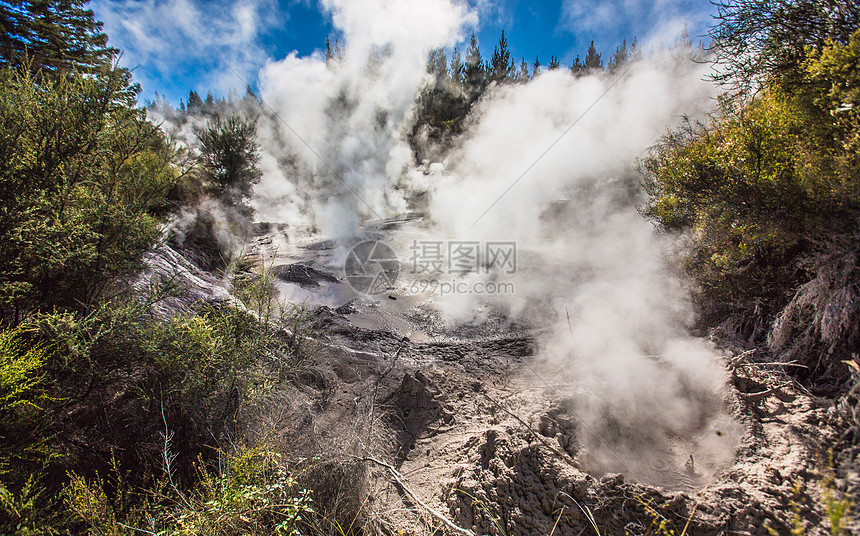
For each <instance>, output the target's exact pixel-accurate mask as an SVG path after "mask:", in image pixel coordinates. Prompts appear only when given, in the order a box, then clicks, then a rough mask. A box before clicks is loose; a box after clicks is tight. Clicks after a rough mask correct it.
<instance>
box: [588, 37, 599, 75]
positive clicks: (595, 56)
mask: <svg viewBox="0 0 860 536" xmlns="http://www.w3.org/2000/svg"><path fill="white" fill-rule="evenodd" d="M585 67H586V68H587V69H588V72H592V71H597V70H603V60H602V59H600V53H598V52H597V48H596V47H595V46H594V41H592V42H591V44H590V45H588V52H587V53H586V54H585Z"/></svg>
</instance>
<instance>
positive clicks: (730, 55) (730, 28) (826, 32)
mask: <svg viewBox="0 0 860 536" xmlns="http://www.w3.org/2000/svg"><path fill="white" fill-rule="evenodd" d="M716 6H717V10H718V11H717V16H716V18H717V21H718V24H716V25H715V26H713V28H712V29H711V32H710V37H711V41H712V46H711V48H712V50H713V51H714V52H715V53H716V63H717V65H718V66H719V67H720V69H719V71H718V74H717V75H716V78H717V80H720V81H722V82H726V83H730V84H733V85H736V86H739V87H740V88H742V89H748V88H750V86H754V85H755V83H756V82H757V81H762V79H764V81H768V79H770V80H773V79H778V80H780V81H781V82H782V83H784V84H786V83H793V82H795V81H797V80H798V79H799V78H800V77H799V76H798V74H799V73H800V71H801V66H802V64H803V62H804V60H805V58H806V55H807V53H808V51H809V50H816V49H820V48H822V47H824V46H826V44H827V43H828V42H829V41H836V42H840V43H845V42H847V41H848V38H849V36H850V35H851V34H852V33H853V32H854V31H855V30H856V29H857V27H858V26H860V5H858V4H857V2H855V1H854V0H723V1H720V2H717V3H716Z"/></svg>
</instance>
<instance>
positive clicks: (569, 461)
mask: <svg viewBox="0 0 860 536" xmlns="http://www.w3.org/2000/svg"><path fill="white" fill-rule="evenodd" d="M484 396H485V397H486V398H487V400H489V401H490V402H492V403H493V404H495V405H496V406H498V407H499V409H501V410H502V411H504V412H505V413H507V414H508V415H510V416H511V417H513V418H514V419H516V420H517V421H518V422H519V423H520V424H522V425H523V426H525V427H526V430H528V431H529V432H531V434H532V435H533V436H534V437H535V439H537V440H538V441H540V442H541V443H543V446H545V447H546V448H548V449H549V450H551V451H552V452H553V454H555V455H556V456H558V457H559V458H561V459H562V460H564V461H565V462H566V463H567V464H568V465H570V466H571V467H574V468H576V469H579V470H580V471H581V470H582V467H580V465H579V464H578V463H576V460H574V459H573V458H571V457H570V455H569V454H565V453H563V452H562V451H560V450H558V449H557V448H555V447H553V446H552V445H550V443H549V442H548V441H547V440H546V439H545V438H544V437H543V436H542V435H540V434H539V433H537V432H535V430H534V429H533V428H532V427H531V426H530V425H529V423H527V422H526V421H524V420H522V419H521V418H519V417H518V416H517V415H516V414H514V413H513V412H512V411H510V410H509V409H507V408H506V407H504V406H503V405H502V404H500V403H499V402H497V401H496V400H493V399H492V398H491V397H490V396H489V395H487V394H486V393H484Z"/></svg>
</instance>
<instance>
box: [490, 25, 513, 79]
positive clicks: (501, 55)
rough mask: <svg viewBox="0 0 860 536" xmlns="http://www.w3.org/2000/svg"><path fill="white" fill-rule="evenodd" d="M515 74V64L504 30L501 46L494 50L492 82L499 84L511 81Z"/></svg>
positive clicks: (491, 70) (491, 71) (491, 66)
mask: <svg viewBox="0 0 860 536" xmlns="http://www.w3.org/2000/svg"><path fill="white" fill-rule="evenodd" d="M513 72H514V62H513V61H512V60H511V52H510V51H509V50H508V40H507V39H505V31H504V30H502V36H501V37H500V38H499V45H498V46H497V47H495V48H494V49H493V57H492V59H491V60H490V73H489V74H490V80H492V81H495V82H499V83H502V82H507V81H510V80H511V77H512V76H513Z"/></svg>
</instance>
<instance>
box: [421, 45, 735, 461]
mask: <svg viewBox="0 0 860 536" xmlns="http://www.w3.org/2000/svg"><path fill="white" fill-rule="evenodd" d="M706 69H707V67H705V66H701V65H698V64H695V63H693V62H690V61H689V60H686V61H681V60H679V59H678V58H677V57H664V58H655V59H652V60H649V61H645V62H641V63H638V64H634V65H633V67H632V68H631V69H630V71H629V73H628V74H627V75H626V76H624V77H623V78H622V79H621V80H620V81H618V82H617V84H616V85H615V86H614V87H611V88H610V85H611V84H612V83H613V82H615V78H616V77H617V76H619V75H620V74H621V73H617V74H616V75H615V77H613V76H608V77H607V76H603V75H601V76H592V77H585V78H575V77H574V76H572V75H570V74H569V73H567V72H562V71H550V72H547V73H544V74H542V75H541V76H539V77H537V78H536V79H534V80H532V81H531V82H529V83H528V84H525V85H510V86H504V87H500V88H496V89H495V90H494V91H491V92H490V94H489V95H488V96H487V98H485V99H484V100H483V101H482V102H481V103H480V107H479V109H478V111H477V114H476V118H475V123H474V124H473V125H472V126H471V128H470V130H469V134H468V136H467V138H466V139H465V140H464V141H463V143H462V145H461V147H460V148H459V149H457V150H455V151H454V152H453V153H451V155H450V157H449V159H448V162H446V166H445V171H443V172H442V173H441V174H439V175H438V176H437V177H436V179H437V181H436V182H435V187H434V189H433V194H432V195H433V197H432V201H431V204H430V213H431V215H432V217H433V220H434V221H435V222H436V223H437V225H438V226H439V229H440V230H441V232H442V233H443V234H442V235H441V236H443V237H446V238H457V239H459V240H476V241H487V240H504V241H516V242H517V246H518V253H519V259H518V260H519V273H518V274H516V275H515V276H512V277H510V279H509V280H510V281H511V282H512V283H513V284H514V285H515V286H516V291H515V295H514V296H510V295H504V296H487V295H478V294H460V295H451V296H446V297H443V298H442V299H441V301H440V303H441V306H442V308H443V309H444V310H445V311H446V313H447V316H448V317H449V318H455V319H463V320H465V319H469V318H471V317H473V316H474V315H475V314H477V313H479V312H480V311H481V310H482V306H484V305H486V304H487V303H489V304H490V305H491V306H494V307H496V308H501V309H503V310H505V311H506V312H507V313H508V314H509V315H512V316H514V317H520V318H523V319H527V320H530V321H532V322H535V323H536V324H538V325H542V324H544V323H548V324H549V325H551V326H552V327H553V329H552V335H551V336H549V337H547V338H545V339H544V340H543V341H542V343H541V350H540V367H541V368H540V370H541V372H539V374H540V375H542V376H544V377H551V378H553V379H558V378H559V377H560V376H564V375H568V376H570V377H571V378H572V380H571V388H570V390H569V392H568V394H569V395H570V397H571V399H570V402H571V404H570V405H571V407H573V408H577V409H576V411H577V412H578V413H579V414H580V416H581V417H582V418H583V419H584V420H585V421H586V422H587V423H588V424H589V426H590V427H591V428H593V429H594V430H595V431H597V436H600V438H598V437H597V436H596V435H595V434H593V433H591V432H588V431H585V430H584V429H583V433H582V434H581V437H580V440H581V441H583V442H584V443H585V445H586V446H587V447H588V448H589V452H590V454H589V456H590V457H589V460H590V461H589V463H590V464H591V466H592V467H595V468H599V469H601V470H614V471H619V472H627V473H630V472H632V473H635V474H636V475H639V476H640V477H641V475H643V474H646V473H648V472H649V467H650V465H649V464H650V463H651V458H653V457H661V456H662V457H669V456H673V455H674V456H677V455H680V453H679V452H677V451H678V449H680V450H683V451H684V453H685V454H684V456H686V452H689V454H695V456H696V458H697V459H700V460H701V459H705V460H707V461H708V462H707V463H708V464H709V467H707V468H706V469H708V470H709V471H712V470H716V469H717V468H718V467H719V466H720V465H721V464H724V463H726V462H727V461H728V460H730V459H731V457H732V455H733V449H734V445H735V441H736V439H737V437H736V433H735V432H736V430H735V429H734V426H733V425H731V423H727V422H724V420H725V418H724V417H722V416H721V412H720V410H721V403H720V389H721V386H722V385H723V383H724V379H723V368H722V367H721V366H720V364H719V362H718V358H719V356H718V354H717V353H716V351H715V350H714V349H713V348H712V346H711V345H709V344H708V343H707V342H706V341H704V340H701V339H696V338H694V337H691V336H690V335H689V323H690V320H691V317H692V314H691V310H690V304H689V303H688V301H687V295H688V294H687V292H686V289H685V288H684V285H683V284H682V281H681V280H680V279H679V278H678V277H677V275H676V274H674V273H673V272H672V271H671V270H670V269H669V268H668V266H667V259H666V256H667V255H666V254H667V253H668V252H669V251H670V250H671V248H672V245H673V244H672V243H671V241H670V240H669V238H668V237H666V236H661V235H660V234H658V233H657V232H656V231H655V229H654V227H653V226H652V225H651V224H650V223H649V222H647V221H645V220H644V219H643V218H642V217H641V216H640V215H639V214H638V213H637V210H636V204H637V203H638V202H641V201H642V199H641V190H640V189H639V187H638V184H637V179H636V173H635V170H634V162H635V160H636V158H637V157H641V156H643V155H644V154H645V152H646V151H647V149H648V148H649V146H651V145H652V144H654V142H655V141H656V140H657V139H658V138H659V136H660V135H661V134H662V133H663V132H664V131H665V129H666V128H667V127H669V126H671V125H673V124H676V123H677V122H678V121H679V120H680V118H681V116H682V115H687V114H689V115H692V116H693V117H701V116H702V115H704V114H705V113H706V112H707V111H708V110H709V109H710V108H711V106H712V97H713V96H714V92H715V88H714V87H713V86H712V85H711V84H709V83H707V82H704V81H703V77H704V75H705V74H706ZM602 95H603V96H602ZM601 96H602V97H601ZM595 103H596V104H595ZM592 105H593V107H592V108H591V109H590V110H588V108H589V106H592ZM586 110H588V111H587V112H586ZM583 113H584V114H585V115H583ZM574 123H575V125H574ZM571 125H574V126H573V127H572V128H570V127H571ZM568 128H570V131H569V132H568V133H567V134H566V135H565V136H564V137H562V138H561V139H560V140H559V141H558V143H557V144H556V145H555V146H554V147H553V148H552V149H551V150H549V152H546V154H545V155H544V152H545V151H546V149H547V148H548V147H550V146H551V145H552V144H553V143H554V142H555V141H556V140H558V139H559V136H560V135H561V134H562V133H563V132H564V131H565V130H566V129H568ZM541 155H543V156H542V157H541ZM536 161H537V163H536V164H535V162H536ZM532 164H534V166H533V167H532V168H531V169H530V170H529V171H528V172H527V173H526V174H525V175H524V176H523V177H522V179H521V180H520V182H519V183H518V184H516V186H514V187H513V188H512V189H511V190H510V191H509V192H508V193H507V195H505V196H504V197H502V198H501V200H499V201H498V203H496V204H495V205H494V206H493V207H492V208H491V209H490V210H489V211H488V212H486V213H485V211H486V209H487V208H488V207H490V206H491V205H493V203H494V202H495V201H496V200H497V199H498V198H499V196H501V195H502V193H503V192H504V191H505V189H506V188H507V187H508V186H509V185H510V184H511V183H512V182H513V181H514V180H516V179H517V178H518V177H520V175H521V174H522V173H523V172H525V171H526V170H527V169H528V168H529V166H531V165H532ZM482 214H484V215H483V217H481V215H482ZM479 217H480V219H479ZM476 220H478V221H477V223H476ZM568 317H569V320H568ZM717 427H719V431H718V430H716V428H717ZM679 437H683V438H686V439H685V441H687V443H685V446H684V447H683V448H681V447H678V444H677V442H678V438H679ZM604 440H605V441H606V443H609V444H610V445H612V447H611V448H610V447H607V446H606V444H605V443H604ZM673 452H674V454H673ZM622 460H623V461H622ZM681 463H682V464H683V460H681ZM700 467H701V466H700Z"/></svg>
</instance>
